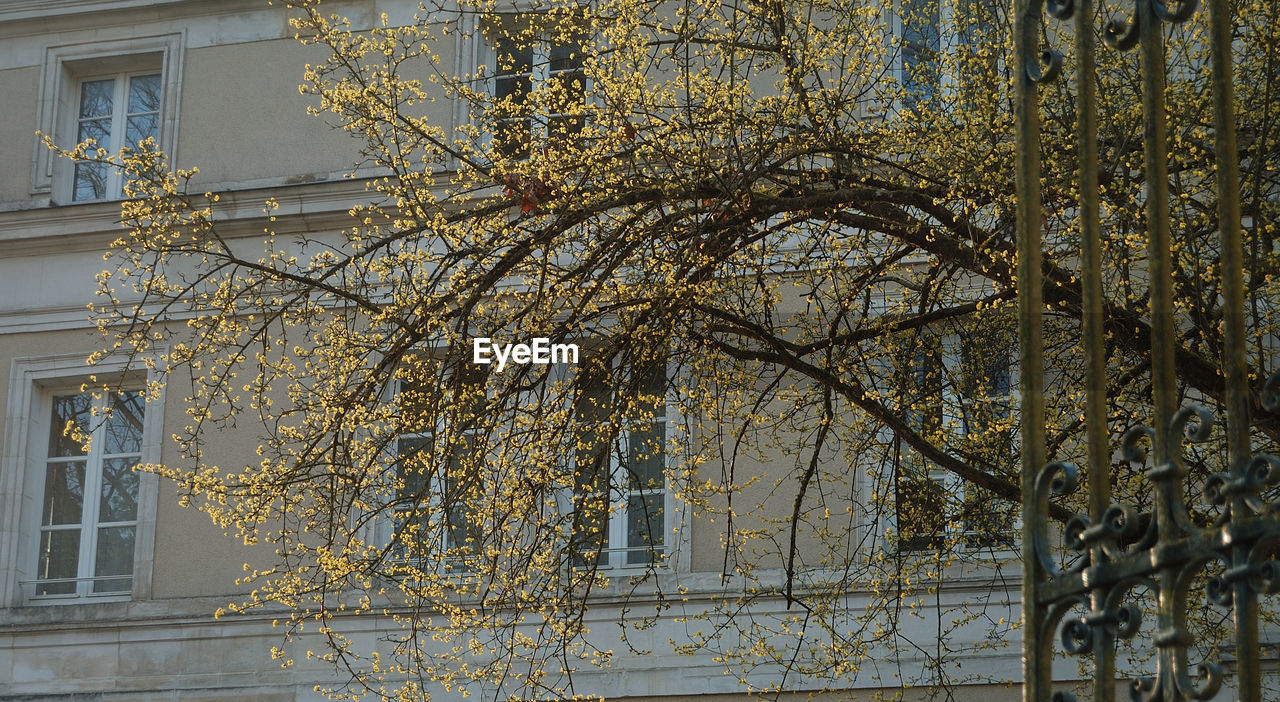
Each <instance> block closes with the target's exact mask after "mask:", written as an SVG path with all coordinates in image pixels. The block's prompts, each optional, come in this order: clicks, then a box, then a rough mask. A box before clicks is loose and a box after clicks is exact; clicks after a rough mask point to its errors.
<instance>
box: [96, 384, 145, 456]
mask: <svg viewBox="0 0 1280 702" xmlns="http://www.w3.org/2000/svg"><path fill="white" fill-rule="evenodd" d="M145 411H146V402H145V401H144V400H143V399H142V393H140V392H136V391H135V392H118V393H115V394H114V395H112V396H111V416H110V417H108V418H107V431H106V452H107V453H108V454H116V453H139V452H141V451H142V417H143V413H144V412H145Z"/></svg>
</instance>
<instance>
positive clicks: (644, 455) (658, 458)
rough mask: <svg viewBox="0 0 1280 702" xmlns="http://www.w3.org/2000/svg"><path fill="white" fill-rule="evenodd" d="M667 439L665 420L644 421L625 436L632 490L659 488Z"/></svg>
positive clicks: (661, 482)
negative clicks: (642, 424) (641, 425)
mask: <svg viewBox="0 0 1280 702" xmlns="http://www.w3.org/2000/svg"><path fill="white" fill-rule="evenodd" d="M666 439H667V426H666V423H665V422H646V423H645V424H644V426H643V427H642V428H640V429H633V430H632V431H631V433H630V434H629V435H628V437H627V444H628V461H627V471H628V473H629V482H630V484H631V489H632V490H653V489H661V488H662V486H663V478H662V467H663V463H664V461H663V456H664V453H665V451H664V448H665V446H666Z"/></svg>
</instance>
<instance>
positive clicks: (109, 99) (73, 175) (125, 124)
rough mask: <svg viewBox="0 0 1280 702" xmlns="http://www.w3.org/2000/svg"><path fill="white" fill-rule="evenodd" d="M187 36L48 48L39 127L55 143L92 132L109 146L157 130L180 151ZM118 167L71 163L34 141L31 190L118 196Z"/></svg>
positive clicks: (160, 139) (88, 197) (70, 197)
mask: <svg viewBox="0 0 1280 702" xmlns="http://www.w3.org/2000/svg"><path fill="white" fill-rule="evenodd" d="M182 46H183V41H182V35H181V34H170V35H162V36H154V37H137V38H131V39H125V40H119V41H106V42H84V43H77V44H68V45H64V46H54V47H49V48H48V49H47V50H46V52H45V60H44V69H43V71H42V73H41V83H40V106H39V118H38V119H39V126H40V131H41V133H43V134H46V135H48V136H50V137H51V138H52V139H53V140H54V141H55V142H56V143H57V144H58V145H60V146H63V147H69V146H71V145H73V144H76V143H78V142H80V141H83V140H84V139H89V138H92V139H94V140H95V141H96V142H97V143H98V145H99V146H100V147H102V148H104V149H107V150H108V151H110V152H113V153H114V152H118V151H119V150H120V149H121V148H122V147H126V146H128V147H136V146H137V144H138V143H139V142H141V141H142V140H143V139H145V138H147V137H153V138H154V139H155V140H156V142H157V143H158V145H159V146H160V148H163V149H165V150H166V151H167V152H168V155H169V157H170V158H171V159H172V158H174V157H175V156H176V154H175V148H176V146H177V124H178V120H177V112H178V105H179V99H180V95H179V93H180V86H181V73H182V53H183V52H182ZM122 185H123V179H122V176H121V174H120V173H118V172H115V171H113V170H112V169H108V168H104V167H103V166H100V165H96V164H74V163H71V162H69V161H67V160H65V159H62V158H60V157H58V156H57V155H56V154H54V153H53V152H51V151H50V150H49V149H47V148H46V147H45V146H44V145H43V144H41V143H37V144H36V147H35V152H34V154H33V159H32V171H31V193H32V194H33V195H38V194H47V195H48V196H49V198H50V200H51V201H52V202H55V203H58V202H88V201H94V200H109V199H114V198H119V197H121V194H122Z"/></svg>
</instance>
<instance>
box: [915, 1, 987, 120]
mask: <svg viewBox="0 0 1280 702" xmlns="http://www.w3.org/2000/svg"><path fill="white" fill-rule="evenodd" d="M921 3H923V4H926V5H932V6H933V7H934V9H933V12H932V14H933V15H935V17H934V18H933V19H934V23H933V26H932V33H933V37H932V39H933V43H934V44H935V46H932V47H927V48H926V49H925V50H926V51H932V52H933V56H932V58H931V60H930V61H929V62H930V63H932V66H931V72H932V74H933V75H931V76H930V78H931V85H930V86H929V89H928V91H927V93H926V94H919V95H913V94H912V91H911V90H910V89H909V86H910V84H911V83H912V82H914V81H913V79H912V77H911V76H910V75H909V74H908V70H909V69H908V67H907V65H906V61H907V55H908V53H909V52H908V45H907V31H908V27H907V25H908V23H907V22H906V12H907V11H908V9H907V8H906V6H907V5H908V4H910V5H917V4H921ZM961 3H964V4H969V5H971V6H972V5H977V4H981V3H992V0H896V2H895V3H893V5H892V9H891V10H890V13H891V20H890V26H891V28H892V29H891V31H892V32H893V35H894V37H895V39H896V41H897V46H896V50H895V51H894V52H893V62H892V69H893V71H892V75H894V76H896V78H897V84H898V91H899V92H898V95H897V97H896V99H895V100H893V108H894V111H895V112H899V113H905V114H911V113H913V112H915V111H917V110H918V109H919V108H920V107H921V106H924V107H928V108H936V106H937V104H938V103H939V101H943V100H956V99H960V100H962V101H963V100H965V99H966V98H965V96H964V91H965V90H966V86H964V85H962V84H960V83H959V82H958V81H957V80H956V76H955V75H954V73H953V72H952V71H949V70H947V64H948V63H949V62H951V61H954V60H955V59H956V57H957V56H958V55H959V54H960V52H963V51H966V50H967V49H966V47H968V48H972V47H973V46H974V45H975V38H974V37H973V36H970V35H969V33H968V32H969V31H970V30H972V29H973V27H974V26H975V23H973V22H969V23H966V26H963V27H962V26H958V23H957V21H956V6H957V5H958V4H961ZM989 9H991V10H992V11H993V12H994V11H995V9H996V8H995V5H994V4H992V5H990V8H989ZM984 26H985V25H984Z"/></svg>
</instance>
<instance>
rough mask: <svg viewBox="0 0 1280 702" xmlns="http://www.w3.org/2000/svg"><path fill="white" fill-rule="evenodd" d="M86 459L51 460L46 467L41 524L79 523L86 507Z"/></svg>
mask: <svg viewBox="0 0 1280 702" xmlns="http://www.w3.org/2000/svg"><path fill="white" fill-rule="evenodd" d="M84 466H85V463H84V461H67V462H50V463H49V464H48V465H47V466H46V467H45V478H44V510H43V512H44V516H43V517H42V519H41V522H40V523H41V525H43V526H50V525H53V524H79V523H80V514H81V512H82V510H83V509H84Z"/></svg>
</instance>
